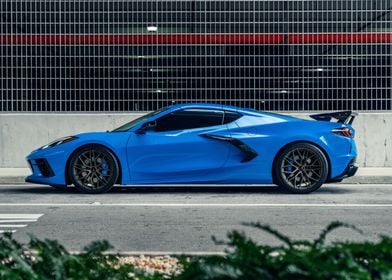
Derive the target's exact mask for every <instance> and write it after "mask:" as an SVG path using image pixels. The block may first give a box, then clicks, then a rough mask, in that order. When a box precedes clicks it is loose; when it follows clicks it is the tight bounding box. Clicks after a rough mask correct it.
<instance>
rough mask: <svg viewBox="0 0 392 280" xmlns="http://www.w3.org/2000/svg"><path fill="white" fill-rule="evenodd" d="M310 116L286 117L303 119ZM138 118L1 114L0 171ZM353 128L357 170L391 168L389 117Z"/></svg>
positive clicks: (364, 118) (360, 120) (371, 117)
mask: <svg viewBox="0 0 392 280" xmlns="http://www.w3.org/2000/svg"><path fill="white" fill-rule="evenodd" d="M285 114H288V113H285ZM309 114H310V113H291V114H288V115H293V116H297V117H301V118H306V117H307V116H308V115H309ZM140 115H142V113H129V114H126V113H118V114H113V113H107V114H106V113H100V114H89V113H85V114H84V113H81V114H71V113H70V114H57V113H49V114H38V113H37V114H27V113H26V114H13V113H9V114H5V113H4V114H0V168H12V167H26V163H25V160H24V158H25V156H26V155H27V154H28V153H29V152H30V151H32V150H33V149H36V148H38V147H40V146H43V145H45V144H47V143H49V142H50V141H52V140H55V139H57V138H60V137H62V136H67V135H73V134H77V133H81V132H87V131H105V130H112V129H114V128H116V127H118V126H120V125H121V124H124V123H126V122H128V121H131V120H133V119H135V118H137V117H139V116H140ZM354 128H355V129H356V142H357V146H358V152H359V155H358V162H359V164H360V166H363V167H392V142H391V141H392V139H391V138H392V113H360V114H359V116H358V117H357V119H356V120H355V121H354Z"/></svg>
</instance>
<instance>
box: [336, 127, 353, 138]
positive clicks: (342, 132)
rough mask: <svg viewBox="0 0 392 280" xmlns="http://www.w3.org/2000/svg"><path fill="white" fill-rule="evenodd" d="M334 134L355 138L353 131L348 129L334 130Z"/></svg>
mask: <svg viewBox="0 0 392 280" xmlns="http://www.w3.org/2000/svg"><path fill="white" fill-rule="evenodd" d="M332 133H335V134H337V135H340V136H344V137H350V138H352V137H354V133H353V131H352V130H351V129H350V128H348V127H342V128H336V129H333V130H332Z"/></svg>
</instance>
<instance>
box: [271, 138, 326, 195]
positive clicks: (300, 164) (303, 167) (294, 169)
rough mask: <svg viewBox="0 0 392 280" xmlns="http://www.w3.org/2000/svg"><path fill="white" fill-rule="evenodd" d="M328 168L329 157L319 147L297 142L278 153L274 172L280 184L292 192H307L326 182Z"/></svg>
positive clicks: (276, 180) (277, 182)
mask: <svg viewBox="0 0 392 280" xmlns="http://www.w3.org/2000/svg"><path fill="white" fill-rule="evenodd" d="M328 168H329V166H328V161H327V158H326V157H325V155H324V153H323V152H322V151H321V150H320V149H319V148H318V147H316V146H315V145H312V144H309V143H295V144H291V145H289V146H287V147H286V148H285V149H284V150H283V151H282V152H281V153H280V154H279V155H278V157H277V158H276V160H275V165H274V169H273V172H274V178H275V183H276V184H277V185H278V186H280V187H281V188H283V189H285V190H287V191H289V192H292V193H298V194H305V193H310V192H313V191H315V190H317V189H318V188H320V187H321V185H322V184H324V182H325V181H326V180H327V177H328Z"/></svg>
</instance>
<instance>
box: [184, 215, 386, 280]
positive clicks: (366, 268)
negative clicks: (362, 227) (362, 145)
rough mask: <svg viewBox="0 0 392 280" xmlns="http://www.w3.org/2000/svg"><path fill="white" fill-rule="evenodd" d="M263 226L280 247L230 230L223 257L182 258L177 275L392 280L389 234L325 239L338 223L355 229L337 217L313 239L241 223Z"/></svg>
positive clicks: (193, 276)
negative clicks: (370, 239)
mask: <svg viewBox="0 0 392 280" xmlns="http://www.w3.org/2000/svg"><path fill="white" fill-rule="evenodd" d="M245 225H247V226H251V227H254V228H258V229H261V230H263V231H266V232H268V233H270V234H272V235H274V236H275V237H277V238H278V239H279V240H280V241H282V242H283V245H281V246H268V245H259V244H257V243H255V242H254V241H253V240H252V239H250V238H248V237H246V236H245V235H244V234H243V233H240V232H238V231H233V232H231V233H229V235H228V239H229V240H228V241H227V242H222V241H216V242H217V243H218V244H224V245H226V246H227V247H228V249H227V250H226V252H227V254H226V255H225V256H211V257H204V258H201V259H199V260H196V261H193V262H188V263H185V267H184V272H183V273H182V274H181V275H180V276H179V279H290V280H294V279H355V280H361V279H363V280H365V279H392V239H391V238H390V237H387V236H381V237H380V241H379V242H332V243H326V242H325V239H326V236H327V234H328V233H330V232H331V231H332V230H334V229H336V228H339V227H348V228H351V229H353V230H355V231H358V232H360V231H359V230H358V229H357V228H355V227H353V226H351V225H347V224H344V223H340V222H333V223H331V224H330V225H329V226H327V227H326V229H325V230H323V231H322V232H321V234H320V236H319V237H318V238H317V239H316V240H314V241H307V240H300V241H293V240H291V239H290V238H289V237H287V236H285V235H283V234H281V233H280V232H278V231H276V230H274V229H272V228H271V227H269V226H266V225H261V224H259V223H250V224H245Z"/></svg>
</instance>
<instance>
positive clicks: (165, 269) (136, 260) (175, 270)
mask: <svg viewBox="0 0 392 280" xmlns="http://www.w3.org/2000/svg"><path fill="white" fill-rule="evenodd" d="M119 262H120V264H130V265H132V266H134V267H135V268H136V269H140V270H142V271H144V272H145V273H146V274H154V273H159V274H163V275H176V274H179V273H180V272H181V271H182V269H183V268H182V265H181V264H180V263H179V261H178V259H177V258H173V257H170V256H144V255H140V256H129V257H120V258H119Z"/></svg>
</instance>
